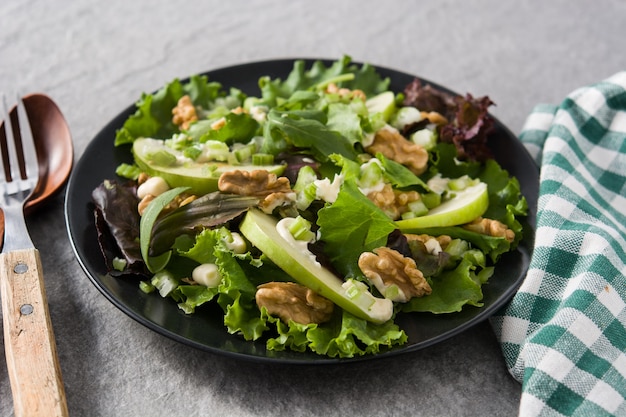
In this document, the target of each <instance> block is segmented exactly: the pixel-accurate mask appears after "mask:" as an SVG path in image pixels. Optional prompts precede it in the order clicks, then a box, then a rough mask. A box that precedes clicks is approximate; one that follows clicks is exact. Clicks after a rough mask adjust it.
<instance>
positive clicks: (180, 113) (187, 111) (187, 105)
mask: <svg viewBox="0 0 626 417" xmlns="http://www.w3.org/2000/svg"><path fill="white" fill-rule="evenodd" d="M172 115H173V117H172V122H173V123H174V124H175V125H177V126H180V127H181V128H182V129H185V130H186V129H189V125H190V124H191V123H192V122H195V121H196V120H198V114H197V113H196V108H195V107H194V106H193V103H192V102H191V97H189V96H188V95H185V96H182V97H181V98H180V99H179V100H178V103H177V104H176V107H174V108H173V109H172Z"/></svg>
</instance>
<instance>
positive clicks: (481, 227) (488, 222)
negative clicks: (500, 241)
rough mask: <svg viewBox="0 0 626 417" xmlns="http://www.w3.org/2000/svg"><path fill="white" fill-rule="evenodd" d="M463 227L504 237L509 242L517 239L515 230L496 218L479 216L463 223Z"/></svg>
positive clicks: (488, 234) (484, 233)
mask: <svg viewBox="0 0 626 417" xmlns="http://www.w3.org/2000/svg"><path fill="white" fill-rule="evenodd" d="M463 228H464V229H467V230H471V231H472V232H476V233H480V234H483V235H487V236H493V237H503V238H505V239H506V240H508V241H509V242H513V240H515V232H514V231H513V230H511V229H509V228H508V226H507V225H506V224H504V223H502V222H500V221H498V220H494V219H486V218H484V217H478V218H477V219H475V220H474V221H472V222H470V223H467V224H465V225H463Z"/></svg>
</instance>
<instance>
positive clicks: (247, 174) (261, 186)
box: [217, 169, 296, 213]
mask: <svg viewBox="0 0 626 417" xmlns="http://www.w3.org/2000/svg"><path fill="white" fill-rule="evenodd" d="M217 186H218V188H219V190H220V191H222V192H224V193H232V194H239V195H247V196H252V197H259V198H262V199H263V200H262V201H261V202H260V203H259V207H260V208H261V209H262V210H263V211H265V212H266V213H271V212H272V211H273V210H274V208H276V207H278V206H281V205H285V204H289V203H292V202H294V201H295V198H296V194H295V193H294V192H293V191H292V190H291V185H290V184H289V179H288V178H287V177H277V176H276V174H272V173H271V172H269V171H266V170H264V169H257V170H254V171H240V170H235V171H228V172H224V173H223V174H222V175H220V178H219V180H218V183H217Z"/></svg>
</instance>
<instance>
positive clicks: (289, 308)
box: [255, 282, 334, 324]
mask: <svg viewBox="0 0 626 417" xmlns="http://www.w3.org/2000/svg"><path fill="white" fill-rule="evenodd" d="M255 299H256V303H257V305H258V306H259V308H261V307H265V308H266V309H267V312H268V313H269V314H270V315H272V316H278V317H279V318H280V319H281V320H282V321H284V322H285V323H289V320H293V321H295V322H296V323H300V324H310V323H318V324H319V323H324V322H326V321H328V320H330V318H331V317H332V314H333V309H334V304H333V303H332V301H330V300H328V299H326V298H324V297H322V296H321V295H319V294H317V293H316V292H314V291H313V290H311V289H309V288H307V287H305V286H304V285H300V284H296V283H295V282H268V283H265V284H261V285H259V286H258V287H257V292H256V295H255Z"/></svg>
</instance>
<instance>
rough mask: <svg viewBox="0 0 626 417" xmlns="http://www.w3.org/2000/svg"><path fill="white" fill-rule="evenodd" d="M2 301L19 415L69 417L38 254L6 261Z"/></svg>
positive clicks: (1, 262) (17, 254)
mask: <svg viewBox="0 0 626 417" xmlns="http://www.w3.org/2000/svg"><path fill="white" fill-rule="evenodd" d="M0 297H1V298H2V315H3V324H4V345H5V352H6V361H7V367H8V370H9V379H10V381H11V391H12V393H13V407H14V410H15V415H16V416H18V417H19V416H24V417H26V416H28V417H32V416H46V417H56V416H59V417H61V416H67V415H68V410H67V403H66V399H65V389H64V387H63V380H62V378H61V367H60V365H59V360H58V356H57V349H56V343H55V341H54V333H53V331H52V323H51V321H50V314H49V312H48V302H47V299H46V290H45V287H44V282H43V273H42V268H41V260H40V258H39V251H38V250H37V249H23V250H17V251H13V252H9V253H6V254H1V255H0Z"/></svg>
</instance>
